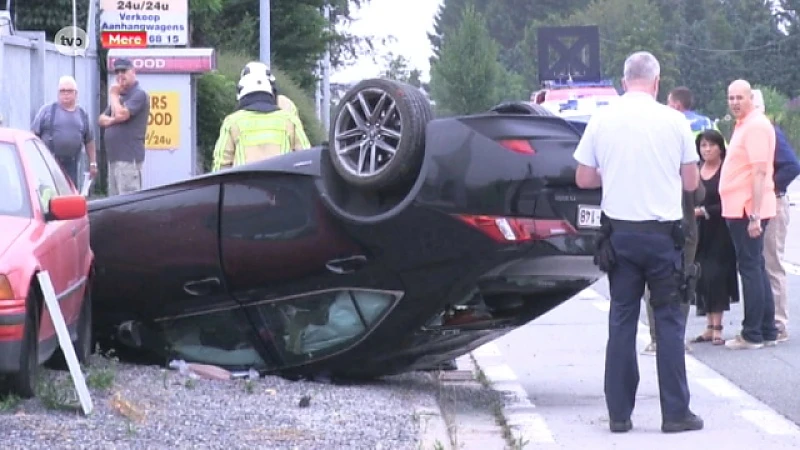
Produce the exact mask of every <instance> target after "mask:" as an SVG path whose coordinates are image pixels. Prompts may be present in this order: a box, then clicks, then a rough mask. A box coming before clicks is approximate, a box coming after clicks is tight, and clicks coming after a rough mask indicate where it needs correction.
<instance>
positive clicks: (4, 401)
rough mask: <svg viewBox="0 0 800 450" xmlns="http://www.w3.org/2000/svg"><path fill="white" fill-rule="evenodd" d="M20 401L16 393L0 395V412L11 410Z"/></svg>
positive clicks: (15, 407)
mask: <svg viewBox="0 0 800 450" xmlns="http://www.w3.org/2000/svg"><path fill="white" fill-rule="evenodd" d="M20 403H22V398H20V397H19V396H18V395H16V394H6V395H5V396H3V397H0V412H12V411H14V410H15V409H17V406H19V404H20Z"/></svg>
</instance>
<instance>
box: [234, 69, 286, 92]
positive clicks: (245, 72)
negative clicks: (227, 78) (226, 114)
mask: <svg viewBox="0 0 800 450" xmlns="http://www.w3.org/2000/svg"><path fill="white" fill-rule="evenodd" d="M239 77H240V79H239V95H238V97H237V98H242V97H243V96H245V95H247V94H249V93H250V92H268V93H270V94H272V95H274V96H277V86H276V83H275V75H273V74H272V72H271V71H270V70H269V66H268V65H266V64H264V63H262V62H261V61H251V62H249V63H247V64H245V66H244V68H242V72H241V73H240V74H239ZM265 80H266V81H267V83H264V81H265ZM264 84H266V85H267V87H266V88H262V86H263V85H264Z"/></svg>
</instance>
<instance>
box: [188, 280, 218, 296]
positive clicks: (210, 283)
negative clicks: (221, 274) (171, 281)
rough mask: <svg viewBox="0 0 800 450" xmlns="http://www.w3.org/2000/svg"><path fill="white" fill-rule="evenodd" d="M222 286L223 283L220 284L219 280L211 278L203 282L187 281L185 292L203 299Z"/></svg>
mask: <svg viewBox="0 0 800 450" xmlns="http://www.w3.org/2000/svg"><path fill="white" fill-rule="evenodd" d="M221 285H222V283H220V281H219V278H217V277H209V278H203V279H202V280H195V281H187V282H186V283H184V285H183V291H184V292H186V293H187V294H189V295H194V296H196V297H202V296H204V295H209V294H211V293H212V292H214V290H216V289H217V288H218V287H220V286H221Z"/></svg>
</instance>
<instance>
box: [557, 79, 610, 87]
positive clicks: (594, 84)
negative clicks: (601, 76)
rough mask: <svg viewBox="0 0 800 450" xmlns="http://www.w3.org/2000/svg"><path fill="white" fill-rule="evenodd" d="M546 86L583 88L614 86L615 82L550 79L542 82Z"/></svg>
mask: <svg viewBox="0 0 800 450" xmlns="http://www.w3.org/2000/svg"><path fill="white" fill-rule="evenodd" d="M542 84H543V85H544V87H545V88H551V89H552V88H581V87H613V86H614V82H613V81H611V80H600V81H568V80H567V81H559V80H550V81H545V82H544V83H542Z"/></svg>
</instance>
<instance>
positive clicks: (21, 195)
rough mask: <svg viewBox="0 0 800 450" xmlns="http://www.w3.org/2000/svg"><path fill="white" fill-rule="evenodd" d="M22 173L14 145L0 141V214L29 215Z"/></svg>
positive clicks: (28, 203) (29, 210)
mask: <svg viewBox="0 0 800 450" xmlns="http://www.w3.org/2000/svg"><path fill="white" fill-rule="evenodd" d="M22 173H23V172H22V165H21V164H20V161H19V155H18V154H17V148H16V146H15V145H14V144H9V143H7V142H0V216H17V217H31V215H32V213H31V207H30V202H29V199H28V191H27V190H26V189H25V188H24V186H25V183H24V182H23V180H24V178H23V176H22Z"/></svg>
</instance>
